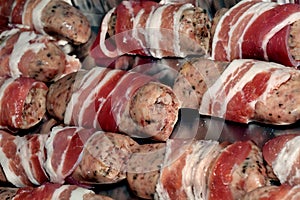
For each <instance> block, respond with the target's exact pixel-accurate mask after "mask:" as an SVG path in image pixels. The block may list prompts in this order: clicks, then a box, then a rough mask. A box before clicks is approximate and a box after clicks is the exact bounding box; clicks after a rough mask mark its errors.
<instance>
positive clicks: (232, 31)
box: [211, 1, 300, 67]
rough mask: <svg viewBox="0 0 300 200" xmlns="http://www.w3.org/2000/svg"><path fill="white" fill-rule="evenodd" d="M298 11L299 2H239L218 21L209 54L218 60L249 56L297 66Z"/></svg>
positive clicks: (299, 9)
mask: <svg viewBox="0 0 300 200" xmlns="http://www.w3.org/2000/svg"><path fill="white" fill-rule="evenodd" d="M299 12H300V5H299V4H293V3H284V4H280V3H276V2H261V1H241V2H239V3H238V4H236V5H235V6H233V7H232V8H230V9H229V10H228V11H227V12H226V13H225V14H224V15H223V16H222V17H220V19H219V20H218V23H217V25H216V28H215V32H214V36H213V39H212V47H211V48H212V55H211V57H212V58H213V59H214V60H219V61H232V60H234V59H238V58H251V59H259V60H265V61H273V62H277V63H280V64H283V65H286V66H294V67H297V66H298V65H299V60H300V59H299V34H298V33H299V19H300V18H299V16H300V15H299ZM257 30H259V31H257ZM278 55H280V56H278Z"/></svg>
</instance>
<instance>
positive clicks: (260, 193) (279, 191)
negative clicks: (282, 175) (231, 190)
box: [241, 184, 300, 200]
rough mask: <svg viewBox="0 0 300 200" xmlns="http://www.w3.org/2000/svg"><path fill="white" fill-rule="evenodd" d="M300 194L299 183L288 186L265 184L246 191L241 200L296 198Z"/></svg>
mask: <svg viewBox="0 0 300 200" xmlns="http://www.w3.org/2000/svg"><path fill="white" fill-rule="evenodd" d="M299 195H300V188H299V185H296V186H290V185H287V184H283V185H280V186H265V187H261V188H257V189H256V190H253V191H251V192H249V193H247V194H246V195H245V196H244V197H243V198H241V199H242V200H290V199H298V198H299Z"/></svg>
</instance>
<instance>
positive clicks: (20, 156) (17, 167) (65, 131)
mask: <svg viewBox="0 0 300 200" xmlns="http://www.w3.org/2000/svg"><path fill="white" fill-rule="evenodd" d="M0 136H1V137H0V164H1V169H2V170H1V171H0V172H1V182H9V183H11V184H13V185H15V186H17V187H25V186H36V185H41V184H43V183H44V182H47V181H51V182H52V183H59V184H63V183H65V182H69V183H71V182H72V183H77V184H80V185H82V184H84V185H87V184H104V183H115V182H119V181H121V180H124V179H126V173H125V170H126V164H127V160H128V159H129V157H130V156H131V154H132V152H133V150H134V149H135V148H137V146H138V143H136V142H135V141H134V140H133V139H131V138H130V137H128V136H125V135H121V134H116V133H107V132H102V131H96V130H94V129H84V128H79V127H61V126H55V127H53V129H52V130H51V132H50V134H29V135H25V136H15V135H12V134H10V133H8V132H5V131H0Z"/></svg>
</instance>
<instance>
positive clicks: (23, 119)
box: [0, 77, 48, 131]
mask: <svg viewBox="0 0 300 200" xmlns="http://www.w3.org/2000/svg"><path fill="white" fill-rule="evenodd" d="M47 92H48V87H47V85H46V84H45V83H44V82H41V81H37V80H35V79H32V78H26V77H20V78H16V79H14V78H0V128H1V129H9V130H11V131H16V130H19V129H29V128H31V127H33V126H35V125H36V124H38V123H39V122H41V121H42V119H43V117H44V114H45V113H46V95H47Z"/></svg>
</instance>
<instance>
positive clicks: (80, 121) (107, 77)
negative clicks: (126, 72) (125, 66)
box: [78, 69, 119, 128]
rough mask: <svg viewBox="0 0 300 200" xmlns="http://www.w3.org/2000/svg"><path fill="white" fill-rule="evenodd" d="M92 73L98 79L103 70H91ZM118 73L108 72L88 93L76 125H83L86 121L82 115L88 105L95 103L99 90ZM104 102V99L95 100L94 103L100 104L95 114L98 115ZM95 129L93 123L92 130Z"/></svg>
mask: <svg viewBox="0 0 300 200" xmlns="http://www.w3.org/2000/svg"><path fill="white" fill-rule="evenodd" d="M93 71H95V72H94V74H96V75H97V77H96V78H99V74H101V73H103V72H102V71H103V70H101V69H95V70H93ZM118 72H119V71H115V70H111V71H109V72H108V73H107V74H105V76H104V77H103V78H102V80H101V81H99V83H98V84H97V85H96V87H94V88H93V89H92V91H90V93H89V95H88V96H87V98H86V99H85V101H84V103H83V106H82V107H81V109H80V112H79V115H78V125H79V126H81V125H83V124H84V120H86V119H84V117H83V115H84V113H85V111H86V109H87V107H88V106H89V105H91V104H92V103H94V102H95V100H96V97H97V93H98V92H99V90H101V88H102V87H103V86H104V84H105V83H107V82H108V81H109V80H110V79H111V78H112V77H114V76H115V75H116V74H117V73H118ZM87 87H88V85H87ZM105 100H106V99H104V98H101V99H97V100H96V101H101V103H100V105H99V109H98V110H95V113H99V111H100V110H101V108H102V106H103V104H104V102H105ZM95 117H96V118H95V119H94V121H95V120H97V115H95ZM96 127H97V126H96V124H95V123H93V128H96Z"/></svg>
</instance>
